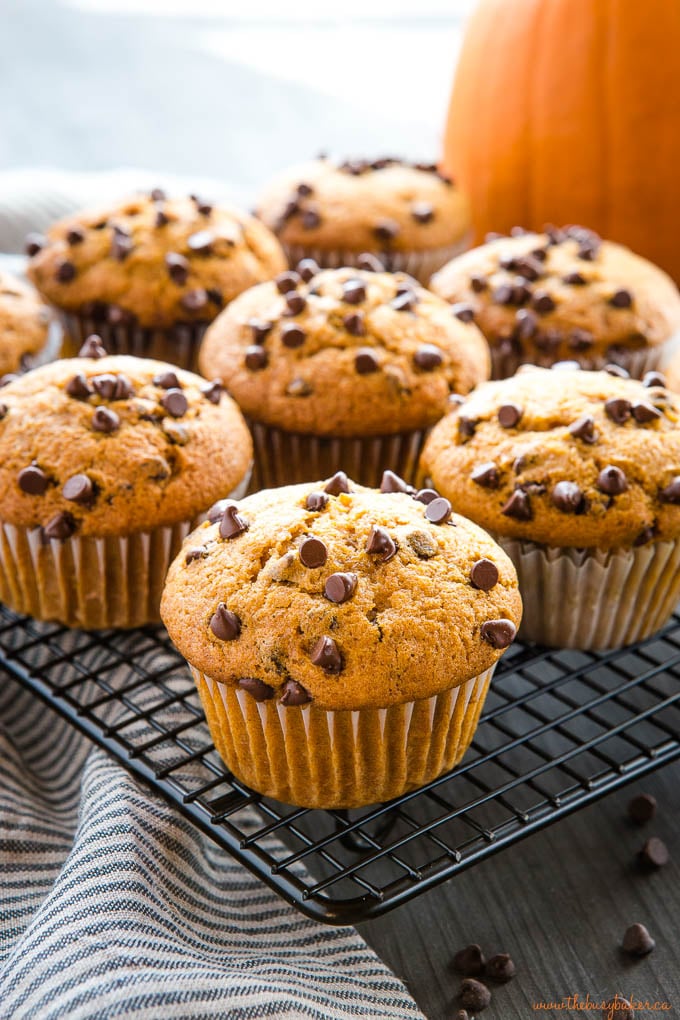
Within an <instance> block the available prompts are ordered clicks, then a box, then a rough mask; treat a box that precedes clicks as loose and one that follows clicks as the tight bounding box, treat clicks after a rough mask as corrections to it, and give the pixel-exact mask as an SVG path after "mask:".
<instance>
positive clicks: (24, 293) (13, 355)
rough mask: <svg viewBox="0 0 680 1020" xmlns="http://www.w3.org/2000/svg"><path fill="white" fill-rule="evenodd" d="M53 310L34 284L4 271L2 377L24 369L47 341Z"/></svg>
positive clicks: (0, 280) (0, 275) (0, 281)
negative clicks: (49, 308) (51, 310)
mask: <svg viewBox="0 0 680 1020" xmlns="http://www.w3.org/2000/svg"><path fill="white" fill-rule="evenodd" d="M48 328H49V312H48V310H47V308H46V307H45V305H44V304H43V303H42V301H41V300H40V298H39V296H38V294H37V292H36V291H35V290H34V288H33V287H31V285H30V284H28V283H24V281H23V280H19V279H18V278H17V277H16V276H12V275H11V274H10V273H5V272H3V271H2V270H0V376H3V375H6V374H7V373H9V372H16V371H18V370H19V369H21V368H22V367H23V365H24V363H25V361H26V359H27V358H30V356H31V355H32V354H37V353H38V351H40V350H41V349H42V348H43V347H44V346H45V344H46V343H47V332H48Z"/></svg>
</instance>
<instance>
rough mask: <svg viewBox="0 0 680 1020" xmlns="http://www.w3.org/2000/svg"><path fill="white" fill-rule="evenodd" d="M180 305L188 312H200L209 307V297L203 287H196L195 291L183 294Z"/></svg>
mask: <svg viewBox="0 0 680 1020" xmlns="http://www.w3.org/2000/svg"><path fill="white" fill-rule="evenodd" d="M179 303H180V304H181V306H182V308H186V310H187V311H188V312H198V311H199V310H200V309H201V308H204V307H205V305H207V303H208V295H207V294H206V292H205V291H204V290H203V289H202V288H201V287H196V288H195V289H194V290H188V291H187V292H186V294H182V296H181V298H180V299H179Z"/></svg>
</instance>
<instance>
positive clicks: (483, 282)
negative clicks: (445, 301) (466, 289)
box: [470, 273, 489, 294]
mask: <svg viewBox="0 0 680 1020" xmlns="http://www.w3.org/2000/svg"><path fill="white" fill-rule="evenodd" d="M488 286H489V281H488V280H487V279H486V277H485V276H480V275H479V274H478V273H473V274H472V276H471V277H470V287H471V288H472V290H473V291H474V293H475V294H481V293H482V291H484V290H486V289H487V287H488Z"/></svg>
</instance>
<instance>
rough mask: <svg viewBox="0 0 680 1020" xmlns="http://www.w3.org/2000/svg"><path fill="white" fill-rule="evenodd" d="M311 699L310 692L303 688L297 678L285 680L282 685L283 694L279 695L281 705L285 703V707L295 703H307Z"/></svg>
mask: <svg viewBox="0 0 680 1020" xmlns="http://www.w3.org/2000/svg"><path fill="white" fill-rule="evenodd" d="M311 700H312V696H311V694H310V693H309V691H307V690H305V688H304V687H303V686H302V684H299V683H298V682H297V680H286V682H285V684H284V685H283V694H282V695H281V704H282V705H285V707H286V708H292V707H294V706H296V705H307V704H308V703H309V702H310V701H311Z"/></svg>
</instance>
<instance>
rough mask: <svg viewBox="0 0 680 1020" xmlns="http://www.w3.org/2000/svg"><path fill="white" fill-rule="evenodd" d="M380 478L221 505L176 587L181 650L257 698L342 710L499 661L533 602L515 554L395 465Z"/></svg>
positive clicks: (196, 535) (194, 540)
mask: <svg viewBox="0 0 680 1020" xmlns="http://www.w3.org/2000/svg"><path fill="white" fill-rule="evenodd" d="M382 488H383V490H385V491H377V490H376V489H366V488H363V487H361V486H359V485H355V484H354V483H353V482H350V481H348V479H347V476H346V475H344V474H343V473H342V472H339V473H338V474H336V475H334V476H333V478H331V479H328V480H326V481H325V482H316V483H308V484H304V485H295V486H288V487H286V488H281V489H269V490H264V491H262V492H258V493H256V494H255V495H253V496H249V497H248V498H247V499H244V500H242V501H241V502H239V503H238V505H237V504H235V503H233V502H231V501H227V502H226V505H225V504H224V503H223V504H222V505H221V506H219V507H216V508H215V510H214V512H211V513H210V515H209V516H210V518H211V519H212V523H211V522H210V521H207V522H205V523H204V524H202V525H200V526H199V527H198V528H197V529H196V530H195V531H194V532H193V533H192V534H191V535H190V536H189V537H188V538H187V540H186V542H185V543H184V547H183V549H182V551H181V552H180V554H179V556H178V557H177V559H176V560H175V561H174V563H173V564H172V566H171V568H170V571H169V573H168V578H167V582H166V586H165V590H164V592H163V599H162V604H161V615H162V618H163V622H164V623H165V625H166V627H167V628H168V631H169V633H170V637H171V638H172V640H173V641H174V643H175V644H176V645H177V647H178V648H179V650H180V651H181V652H182V654H183V655H184V656H185V657H186V658H187V659H188V660H189V662H190V663H191V664H192V665H193V666H195V667H196V668H198V669H199V670H201V671H202V672H204V673H206V674H207V675H208V676H210V677H212V678H213V679H215V680H217V681H219V682H221V683H224V684H228V685H230V686H238V687H241V688H242V689H244V690H245V691H247V692H249V694H250V695H251V696H252V697H254V698H255V699H256V700H258V701H262V700H266V699H269V698H272V697H276V698H277V699H279V700H280V701H281V703H282V704H283V705H284V706H286V705H303V704H307V703H309V702H311V703H313V704H314V705H316V706H318V707H319V708H322V709H331V710H332V709H347V708H349V709H358V708H363V707H366V706H374V707H386V706H388V705H394V704H398V703H400V702H404V701H411V700H413V699H416V698H428V697H430V696H432V695H434V694H438V693H440V692H442V691H445V690H448V689H449V688H451V687H455V686H457V685H459V684H461V683H463V682H464V681H466V680H468V679H470V678H472V677H474V676H476V675H478V674H479V673H481V672H483V671H484V670H486V669H488V668H489V667H490V666H492V665H493V664H494V663H495V662H496V660H497V659H498V658H499V657H500V655H501V654H502V650H503V649H504V648H505V647H507V645H509V644H510V642H511V641H512V640H513V638H514V635H515V631H516V629H517V627H518V625H519V621H520V617H521V612H522V611H521V599H520V595H519V592H518V590H517V576H516V574H515V570H514V568H513V566H512V563H511V562H510V560H509V559H508V557H507V556H506V555H505V553H503V551H502V550H501V549H500V548H499V547H498V546H497V545H496V543H495V542H494V541H493V540H492V539H491V538H490V537H489V536H488V535H487V534H486V533H485V532H484V531H482V530H481V529H480V528H478V527H476V525H474V524H472V523H471V522H470V521H468V520H465V518H463V517H458V516H456V515H454V514H451V508H450V504H449V503H448V502H447V501H446V500H442V499H434V500H433V501H432V502H430V503H429V504H428V503H426V502H425V500H427V499H430V498H431V497H432V494H431V493H424V494H421V495H420V498H418V496H417V495H416V494H415V492H414V490H413V489H408V487H407V486H405V484H404V483H403V482H402V481H401V479H398V478H397V477H396V476H395V475H393V474H392V473H391V472H386V475H385V478H384V479H383V486H382ZM400 489H401V490H403V491H399V490H400Z"/></svg>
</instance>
